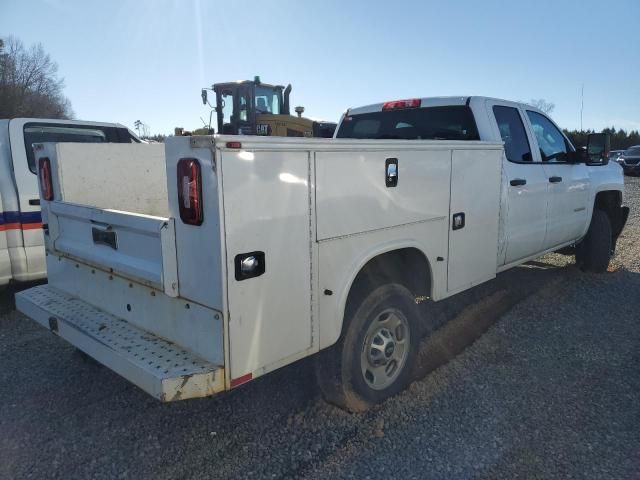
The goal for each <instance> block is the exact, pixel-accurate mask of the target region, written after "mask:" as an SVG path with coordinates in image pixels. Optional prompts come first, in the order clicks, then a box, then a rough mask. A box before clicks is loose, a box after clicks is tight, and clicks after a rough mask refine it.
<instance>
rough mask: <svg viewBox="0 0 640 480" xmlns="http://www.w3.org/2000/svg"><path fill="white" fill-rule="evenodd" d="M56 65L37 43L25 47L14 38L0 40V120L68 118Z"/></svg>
mask: <svg viewBox="0 0 640 480" xmlns="http://www.w3.org/2000/svg"><path fill="white" fill-rule="evenodd" d="M63 88H64V81H63V80H62V79H61V78H58V65H57V64H56V63H55V62H54V61H53V60H52V59H51V57H50V56H49V54H48V53H46V52H45V51H44V48H43V47H42V45H41V44H37V45H33V46H31V47H30V48H28V49H27V48H26V47H25V46H24V44H23V43H22V42H21V41H20V40H18V39H17V38H15V37H8V38H6V39H4V41H2V40H0V118H15V117H44V118H71V117H72V116H73V111H72V110H71V102H70V101H69V99H68V98H66V97H65V96H64V95H63V93H62V90H63Z"/></svg>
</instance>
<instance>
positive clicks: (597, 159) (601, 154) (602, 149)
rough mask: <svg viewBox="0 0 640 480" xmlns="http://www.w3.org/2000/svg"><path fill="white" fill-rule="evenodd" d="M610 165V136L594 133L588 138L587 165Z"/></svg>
mask: <svg viewBox="0 0 640 480" xmlns="http://www.w3.org/2000/svg"><path fill="white" fill-rule="evenodd" d="M607 163H609V135H608V134H606V133H592V134H590V135H589V136H588V137H587V164H589V165H606V164H607Z"/></svg>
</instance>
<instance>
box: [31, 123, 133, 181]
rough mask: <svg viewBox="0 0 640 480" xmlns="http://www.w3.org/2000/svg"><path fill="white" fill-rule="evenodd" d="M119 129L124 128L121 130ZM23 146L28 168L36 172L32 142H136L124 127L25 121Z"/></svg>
mask: <svg viewBox="0 0 640 480" xmlns="http://www.w3.org/2000/svg"><path fill="white" fill-rule="evenodd" d="M121 130H124V131H125V132H126V134H125V133H124V132H122V131H121ZM23 135H24V147H25V151H26V153H27V163H28V165H29V170H31V172H33V173H36V170H37V169H36V160H35V155H34V153H33V148H32V146H33V144H34V143H45V142H58V143H63V142H74V143H106V142H108V143H129V142H138V140H137V139H135V137H132V136H131V135H130V134H129V133H128V131H126V129H122V128H116V127H108V126H100V125H71V124H69V125H65V124H51V123H49V124H47V123H27V124H25V125H24V129H23Z"/></svg>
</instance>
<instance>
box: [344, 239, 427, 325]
mask: <svg viewBox="0 0 640 480" xmlns="http://www.w3.org/2000/svg"><path fill="white" fill-rule="evenodd" d="M386 283H399V284H400V285H403V286H405V287H406V288H407V289H408V290H409V291H410V292H411V293H412V294H413V295H415V296H422V295H425V296H430V295H431V265H430V264H429V261H428V260H427V258H426V257H425V255H424V254H423V253H422V252H421V251H420V250H418V249H417V248H412V247H410V248H401V249H398V250H392V251H391V252H386V253H381V254H380V255H377V256H376V257H373V258H372V259H370V260H369V261H368V262H367V263H366V264H365V265H364V266H363V267H362V268H361V269H360V271H359V272H358V275H356V278H355V279H354V280H353V283H352V285H351V289H350V290H349V295H348V296H347V304H346V310H347V311H345V315H347V314H348V313H349V312H348V310H349V308H350V307H354V306H357V302H356V301H354V300H357V299H358V297H360V296H361V295H363V294H366V292H368V291H370V290H372V289H373V288H376V287H378V286H380V285H384V284H386Z"/></svg>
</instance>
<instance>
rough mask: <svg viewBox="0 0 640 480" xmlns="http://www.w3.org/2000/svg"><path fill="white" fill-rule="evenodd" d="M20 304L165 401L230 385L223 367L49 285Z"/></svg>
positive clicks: (23, 297)
mask: <svg viewBox="0 0 640 480" xmlns="http://www.w3.org/2000/svg"><path fill="white" fill-rule="evenodd" d="M16 307H17V309H18V310H20V311H21V312H22V313H24V314H25V315H27V316H28V317H30V318H32V319H34V320H36V321H37V322H38V323H40V324H41V325H43V326H44V327H46V328H49V329H50V330H52V331H53V332H54V333H55V334H57V335H59V336H60V337H62V338H64V339H65V340H67V341H68V342H69V343H71V344H72V345H74V346H76V347H77V348H79V349H80V350H82V351H83V352H85V353H87V354H88V355H90V356H92V357H93V358H95V359H96V360H98V361H99V362H100V363H102V364H104V365H106V366H107V367H109V368H111V369H112V370H114V371H115V372H117V373H118V374H120V375H121V376H123V377H124V378H126V379H127V380H129V381H131V382H132V383H134V384H136V385H137V386H139V387H140V388H142V389H143V390H145V391H146V392H148V393H149V394H151V395H153V396H154V397H156V398H158V399H160V400H162V401H164V402H169V401H174V400H181V399H187V398H195V397H204V396H208V395H212V394H214V393H217V392H221V391H223V390H224V368H223V367H222V366H219V365H214V364H212V363H210V362H208V361H206V360H203V359H202V358H200V357H198V356H196V355H194V354H193V353H191V352H189V351H187V350H184V349H183V348H181V347H180V346H179V345H177V344H175V343H171V342H168V341H166V340H164V339H162V338H160V337H158V336H156V335H154V334H152V333H150V332H147V331H145V330H142V329H140V328H138V327H136V326H134V325H132V324H130V323H129V322H127V321H125V320H123V319H121V318H118V317H116V316H114V315H111V314H109V313H106V312H104V311H102V310H100V309H98V308H96V307H94V306H92V305H90V304H88V303H86V302H83V301H82V300H80V299H78V298H75V297H72V296H71V295H68V294H67V293H64V292H62V291H60V290H57V289H55V288H53V287H51V286H49V285H41V286H38V287H33V288H30V289H28V290H25V291H23V292H20V293H17V294H16Z"/></svg>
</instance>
